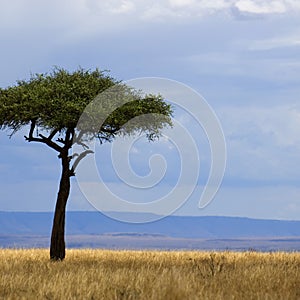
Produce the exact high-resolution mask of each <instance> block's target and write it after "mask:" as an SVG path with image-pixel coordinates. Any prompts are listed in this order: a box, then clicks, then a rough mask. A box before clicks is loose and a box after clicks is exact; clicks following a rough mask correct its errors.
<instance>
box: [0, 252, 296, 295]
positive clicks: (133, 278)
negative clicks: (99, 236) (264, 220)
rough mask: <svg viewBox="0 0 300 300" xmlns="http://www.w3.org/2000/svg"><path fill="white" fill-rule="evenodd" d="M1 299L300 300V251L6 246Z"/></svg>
mask: <svg viewBox="0 0 300 300" xmlns="http://www.w3.org/2000/svg"><path fill="white" fill-rule="evenodd" d="M0 299H172V300H173V299H180V300H182V299H300V253H283V252H278V253H258V252H243V253H242V252H196V251H193V252H192V251H190V252H183V251H180V252H162V251H157V252H156V251H110V250H88V249H87V250H68V251H67V258H66V259H65V260H64V261H63V262H51V261H49V259H48V250H44V249H43V250H42V249H28V250H9V249H0Z"/></svg>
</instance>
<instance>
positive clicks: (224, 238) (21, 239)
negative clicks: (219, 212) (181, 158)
mask: <svg viewBox="0 0 300 300" xmlns="http://www.w3.org/2000/svg"><path fill="white" fill-rule="evenodd" d="M116 215H117V214H116ZM52 217H53V213H51V212H38V213H31V212H0V247H48V245H49V237H50V232H51V226H52ZM139 217H141V215H139ZM66 234H67V246H68V247H79V248H82V247H92V248H95V247H100V248H118V249H119V248H122V249H123V248H126V249H127V248H129V249H144V248H151V249H217V250H218V249H235V250H247V249H250V248H252V249H257V250H265V251H270V250H300V221H281V220H259V219H248V218H238V217H214V216H207V217H188V216H185V217H183V216H169V217H166V218H164V219H162V220H159V221H155V222H152V223H145V224H131V223H124V222H120V221H116V220H113V219H111V218H108V217H106V216H105V215H103V214H101V213H99V212H68V213H67V219H66Z"/></svg>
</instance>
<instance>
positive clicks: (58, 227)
mask: <svg viewBox="0 0 300 300" xmlns="http://www.w3.org/2000/svg"><path fill="white" fill-rule="evenodd" d="M60 158H61V161H62V174H61V179H60V184H59V191H58V195H57V200H56V206H55V213H54V218H53V226H52V234H51V245H50V259H51V260H63V259H64V258H65V255H66V250H65V215H66V205H67V201H68V197H69V194H70V162H69V158H68V153H67V154H65V153H64V154H63V153H62V154H61V156H60Z"/></svg>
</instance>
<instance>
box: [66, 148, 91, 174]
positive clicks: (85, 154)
mask: <svg viewBox="0 0 300 300" xmlns="http://www.w3.org/2000/svg"><path fill="white" fill-rule="evenodd" d="M91 153H94V151H92V150H86V151H84V152H82V153H80V154H79V155H78V154H77V158H76V160H75V161H74V164H73V166H72V167H71V170H70V171H71V175H70V176H75V170H76V168H77V166H78V164H79V163H80V161H81V160H82V159H83V158H85V157H86V156H87V155H88V154H91Z"/></svg>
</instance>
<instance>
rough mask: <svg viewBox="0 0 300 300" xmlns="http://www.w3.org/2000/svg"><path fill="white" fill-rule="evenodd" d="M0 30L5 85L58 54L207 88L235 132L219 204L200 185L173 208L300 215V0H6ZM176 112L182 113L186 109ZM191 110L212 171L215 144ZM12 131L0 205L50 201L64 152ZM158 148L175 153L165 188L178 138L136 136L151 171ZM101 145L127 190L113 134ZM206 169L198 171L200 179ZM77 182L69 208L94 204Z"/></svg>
mask: <svg viewBox="0 0 300 300" xmlns="http://www.w3.org/2000/svg"><path fill="white" fill-rule="evenodd" d="M0 35H1V52H0V53H1V55H0V63H1V69H0V86H1V87H2V88H4V87H7V86H9V85H13V84H14V83H15V81H16V80H17V79H26V78H28V77H29V76H30V73H37V72H47V71H49V70H50V69H51V68H52V67H53V66H56V65H57V66H61V67H64V68H67V69H68V70H74V69H76V68H77V67H78V66H82V67H84V68H95V67H99V68H101V69H108V70H111V75H112V76H114V77H116V78H118V79H122V80H129V79H132V78H139V77H149V76H150V77H163V78H168V79H172V80H176V81H178V82H181V83H184V84H186V85H188V86H190V87H191V88H193V89H194V90H196V91H197V92H198V93H200V94H201V95H202V96H203V97H204V98H205V99H206V101H207V102H208V103H209V104H210V106H211V107H212V109H213V110H214V111H215V113H216V114H217V116H218V118H219V120H220V122H221V125H222V127H223V131H224V135H225V139H226V144H227V167H226V173H225V177H224V180H223V183H222V186H221V188H220V190H219V192H218V194H217V196H216V197H215V199H214V201H213V202H212V203H211V204H209V205H208V206H207V207H205V208H204V209H198V207H197V205H198V201H199V197H198V195H194V196H193V197H191V198H190V199H189V200H188V201H187V202H186V204H185V205H183V207H181V208H180V209H179V210H178V211H176V214H186V215H227V216H244V217H254V218H273V219H297V220H300V167H299V166H300V76H299V74H300V1H298V0H274V1H273V0H269V1H266V0H215V1H208V0H198V1H197V0H169V1H166V0H165V1H151V0H140V1H137V0H132V1H131V0H123V1H121V0H110V1H108V0H102V1H100V0H72V1H71V0H63V1H58V0H54V1H38V0H15V1H11V0H2V1H1V3H0ZM175 117H177V118H178V120H179V121H180V120H181V121H183V122H184V119H185V118H184V115H183V114H182V113H181V112H178V113H177V115H176V116H175ZM187 120H188V121H186V123H185V126H186V127H187V128H190V129H191V133H192V135H194V136H196V140H197V145H198V146H199V149H200V150H201V151H200V158H201V159H202V161H201V164H202V165H203V166H204V167H203V172H204V173H205V172H206V171H207V173H208V172H209V167H208V166H209V161H207V160H209V155H207V154H209V146H208V145H205V138H203V137H202V136H201V135H203V133H200V131H198V130H197V129H194V125H195V124H193V122H192V121H189V118H187ZM189 122H190V123H189ZM198 132H199V135H198ZM7 134H8V133H7V132H1V133H0V141H1V153H2V155H1V157H0V178H1V182H0V210H22V211H35V210H37V211H41V210H44V211H45V210H47V211H49V210H50V211H52V210H53V207H54V200H55V196H56V191H57V183H58V176H59V172H60V170H59V161H58V159H57V157H56V154H55V153H53V152H52V151H51V150H49V149H46V148H44V147H43V146H40V145H34V144H26V143H25V141H24V139H23V135H24V132H20V133H18V134H16V135H15V136H14V137H13V138H12V139H9V138H8V137H7ZM203 141H204V142H203ZM156 150H157V151H160V152H161V153H162V154H163V155H166V157H167V162H169V163H170V165H171V169H170V170H171V171H169V173H168V171H167V173H166V178H165V179H164V180H163V181H162V182H161V183H160V185H159V186H158V187H157V188H158V189H159V191H156V192H158V193H161V194H163V193H164V192H165V191H166V190H167V189H168V187H170V186H172V185H173V184H175V183H176V179H175V178H174V174H176V170H179V169H180V167H179V166H178V163H177V160H176V159H178V153H176V151H174V149H173V148H172V147H171V146H170V145H165V143H164V141H163V140H162V141H161V142H160V143H159V144H157V145H149V144H146V142H145V141H140V140H139V141H138V143H137V145H136V147H135V148H133V150H132V161H133V162H132V164H133V168H135V169H136V172H137V173H140V174H141V175H145V174H146V173H147V172H148V171H149V167H148V161H147V160H145V156H147V155H151V154H152V153H153V152H155V151H156ZM99 151H100V152H99V153H100V155H98V156H99V164H101V162H102V164H101V168H102V170H104V171H103V173H104V180H105V181H106V182H108V184H110V185H111V187H112V188H115V189H116V190H117V191H119V190H121V187H122V184H121V183H120V182H119V181H118V179H115V177H114V174H113V170H112V169H111V166H110V165H109V164H108V163H107V160H105V159H103V157H106V156H107V155H110V151H111V150H110V148H109V145H106V146H104V147H103V149H99ZM101 151H102V152H101ZM135 151H136V153H134V152H135ZM133 154H135V155H133ZM105 155H106V156H105ZM101 160H103V161H101ZM147 170H148V171H147ZM207 176H208V175H207V174H206V175H205V174H203V175H202V173H201V174H200V179H199V181H198V185H199V187H201V185H202V184H203V182H205V178H207ZM72 183H73V190H72V195H71V199H70V201H69V204H68V209H69V210H80V209H84V210H85V209H91V206H90V204H89V203H88V202H87V201H86V199H85V197H84V196H83V195H82V193H81V192H80V190H79V187H78V185H77V183H76V180H73V181H72ZM156 192H155V193H156ZM120 193H122V192H121V191H120ZM128 195H129V197H131V199H130V200H132V199H133V201H134V198H135V197H141V195H140V194H139V193H136V191H133V192H128ZM143 195H144V194H143ZM147 195H149V199H150V198H151V197H152V196H153V191H151V190H150V191H148V194H147ZM147 197H148V196H147Z"/></svg>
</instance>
